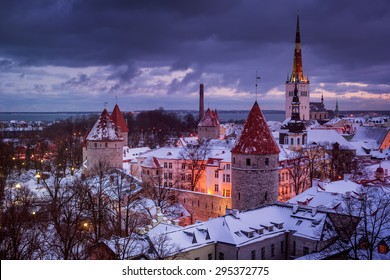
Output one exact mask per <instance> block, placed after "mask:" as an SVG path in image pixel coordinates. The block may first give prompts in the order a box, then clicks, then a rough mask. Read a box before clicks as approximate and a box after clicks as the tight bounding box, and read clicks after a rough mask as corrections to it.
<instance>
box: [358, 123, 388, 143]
mask: <svg viewBox="0 0 390 280" xmlns="http://www.w3.org/2000/svg"><path fill="white" fill-rule="evenodd" d="M388 133H389V130H388V129H387V128H385V127H377V126H359V127H358V128H357V131H356V133H355V135H354V136H353V137H352V139H351V141H352V142H361V141H364V142H366V141H370V140H371V141H372V140H375V142H376V144H377V148H378V145H380V144H382V142H383V140H384V139H385V137H386V135H387V134H388Z"/></svg>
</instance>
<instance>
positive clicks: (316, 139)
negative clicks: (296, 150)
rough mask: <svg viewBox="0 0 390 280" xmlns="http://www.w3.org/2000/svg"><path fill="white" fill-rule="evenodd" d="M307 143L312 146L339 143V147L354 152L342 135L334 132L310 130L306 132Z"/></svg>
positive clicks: (353, 148)
mask: <svg viewBox="0 0 390 280" xmlns="http://www.w3.org/2000/svg"><path fill="white" fill-rule="evenodd" d="M307 143H308V144H312V143H316V144H334V143H339V144H340V146H341V147H343V148H347V149H349V150H355V147H353V146H352V145H351V144H350V143H349V142H348V141H347V140H346V139H345V138H344V137H343V136H342V135H340V134H339V133H337V131H335V130H318V129H310V130H308V131H307Z"/></svg>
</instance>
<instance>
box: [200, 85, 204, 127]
mask: <svg viewBox="0 0 390 280" xmlns="http://www.w3.org/2000/svg"><path fill="white" fill-rule="evenodd" d="M203 115H204V85H203V84H200V86H199V121H200V120H201V119H202V118H203Z"/></svg>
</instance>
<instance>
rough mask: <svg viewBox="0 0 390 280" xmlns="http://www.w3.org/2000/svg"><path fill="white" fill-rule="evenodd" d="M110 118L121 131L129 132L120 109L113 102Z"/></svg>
mask: <svg viewBox="0 0 390 280" xmlns="http://www.w3.org/2000/svg"><path fill="white" fill-rule="evenodd" d="M111 119H112V120H113V121H114V123H115V125H116V126H117V127H120V129H121V132H129V128H128V127H127V125H126V121H125V119H124V118H123V115H122V112H121V110H119V106H118V104H115V107H114V110H113V111H112V114H111Z"/></svg>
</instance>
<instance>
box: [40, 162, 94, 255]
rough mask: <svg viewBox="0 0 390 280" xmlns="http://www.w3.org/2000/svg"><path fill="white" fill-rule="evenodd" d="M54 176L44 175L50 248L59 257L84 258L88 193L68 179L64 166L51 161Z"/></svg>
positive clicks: (47, 237) (47, 236)
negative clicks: (85, 212)
mask: <svg viewBox="0 0 390 280" xmlns="http://www.w3.org/2000/svg"><path fill="white" fill-rule="evenodd" d="M50 175H51V176H50V177H48V178H43V180H42V184H43V186H44V188H45V191H46V192H45V195H44V200H45V203H46V205H47V209H46V211H47V213H48V215H49V227H48V230H47V232H46V236H45V238H46V243H47V246H48V250H50V251H51V254H53V255H54V257H55V258H57V259H66V260H67V259H79V258H84V257H85V255H84V248H85V240H86V234H87V232H88V230H87V227H86V224H85V223H86V217H85V214H84V209H85V204H86V200H85V196H84V195H83V193H82V189H81V188H79V185H78V184H75V183H74V182H67V183H65V182H64V179H65V175H64V173H63V166H61V165H59V164H58V165H56V164H51V174H50Z"/></svg>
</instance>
